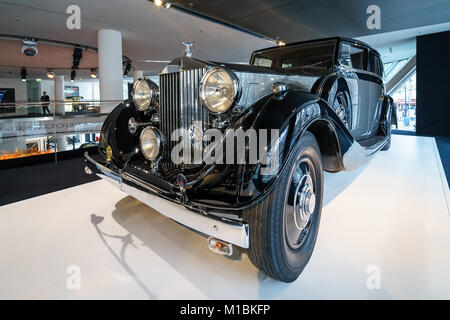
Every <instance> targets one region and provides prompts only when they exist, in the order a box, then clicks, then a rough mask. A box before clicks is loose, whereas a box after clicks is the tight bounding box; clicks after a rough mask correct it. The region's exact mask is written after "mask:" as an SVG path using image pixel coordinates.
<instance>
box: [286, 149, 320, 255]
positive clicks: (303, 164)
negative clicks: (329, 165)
mask: <svg viewBox="0 0 450 320" xmlns="http://www.w3.org/2000/svg"><path fill="white" fill-rule="evenodd" d="M315 192H316V190H315V186H314V167H313V164H312V162H311V161H310V160H309V159H306V158H305V159H301V160H300V161H299V162H298V163H297V164H296V166H295V168H294V169H293V171H292V173H291V176H290V182H289V185H288V189H287V191H286V201H285V207H284V225H285V232H286V239H287V242H288V244H289V246H290V247H291V248H293V249H297V248H298V247H300V246H301V245H302V244H303V241H304V240H305V239H306V235H307V234H308V232H309V228H310V225H311V217H312V215H313V214H314V210H315V208H316V195H315Z"/></svg>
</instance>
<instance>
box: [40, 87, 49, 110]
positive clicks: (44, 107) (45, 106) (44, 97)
mask: <svg viewBox="0 0 450 320" xmlns="http://www.w3.org/2000/svg"><path fill="white" fill-rule="evenodd" d="M41 102H48V103H43V104H42V112H43V113H44V115H46V114H51V112H50V109H49V108H48V105H49V104H50V97H49V96H48V95H47V91H44V92H42V97H41Z"/></svg>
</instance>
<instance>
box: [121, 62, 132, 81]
mask: <svg viewBox="0 0 450 320" xmlns="http://www.w3.org/2000/svg"><path fill="white" fill-rule="evenodd" d="M130 70H131V61H130V60H126V62H125V69H124V70H123V76H124V77H126V76H128V73H129V72H130Z"/></svg>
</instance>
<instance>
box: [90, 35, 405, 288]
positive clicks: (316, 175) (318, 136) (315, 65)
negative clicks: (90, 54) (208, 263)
mask: <svg viewBox="0 0 450 320" xmlns="http://www.w3.org/2000/svg"><path fill="white" fill-rule="evenodd" d="M393 115H394V116H395V113H393V102H392V99H391V98H390V97H389V96H387V95H385V90H384V84H383V65H382V62H381V59H380V55H379V54H378V52H377V51H375V50H373V49H372V48H370V47H369V46H368V45H366V44H364V43H362V42H360V41H356V40H352V39H344V38H328V39H320V40H315V41H307V42H300V43H292V44H288V45H286V46H278V47H273V48H268V49H264V50H259V51H256V52H254V53H253V54H252V57H251V60H250V63H249V65H241V64H230V63H220V62H212V61H200V60H197V59H194V58H191V57H190V54H189V50H187V55H185V56H183V57H180V58H176V59H174V60H173V61H172V62H171V63H170V64H168V65H167V66H166V67H165V68H164V69H163V70H162V72H161V73H160V75H159V86H158V85H157V84H155V83H154V82H152V81H150V80H149V79H139V80H138V81H136V82H135V84H134V89H133V99H130V100H127V101H124V102H123V103H122V104H120V105H119V106H117V107H116V108H115V109H114V110H113V111H112V112H111V113H110V114H109V116H108V117H107V119H106V121H105V123H104V125H103V128H102V131H101V137H100V145H99V150H100V155H101V157H100V158H98V159H94V158H93V157H91V156H89V155H87V154H86V155H85V158H86V164H87V167H86V172H87V173H95V174H97V175H99V176H101V177H102V178H104V179H106V180H108V181H110V182H111V183H113V184H115V185H116V186H117V187H118V188H120V189H121V190H123V191H124V192H126V193H128V194H130V195H131V196H133V197H135V198H136V199H138V200H140V201H142V202H144V203H145V204H147V205H149V206H151V207H153V208H155V209H156V210H158V211H159V212H161V213H162V214H164V215H166V216H167V217H169V218H171V219H173V220H175V221H177V222H179V223H181V224H183V225H185V226H187V227H188V228H190V229H192V230H195V231H197V232H199V233H201V234H204V235H206V236H208V246H209V247H210V248H211V249H212V250H213V251H215V252H217V253H221V254H224V255H232V254H233V250H235V251H236V250H238V251H245V252H246V253H247V254H248V256H249V258H250V260H251V261H252V262H253V264H254V265H255V266H256V267H257V268H258V269H260V270H261V271H262V272H263V273H265V274H266V275H268V276H270V277H272V278H275V279H278V280H281V281H285V282H290V281H294V280H295V279H296V278H297V277H298V276H299V274H300V273H301V272H302V270H303V268H304V267H305V265H306V264H307V262H308V260H309V259H310V257H311V254H312V251H313V248H314V244H315V241H316V238H317V234H318V229H319V221H320V215H321V210H322V198H323V170H325V171H328V172H338V171H341V170H354V169H356V168H358V167H359V166H361V165H362V164H363V163H364V162H366V161H367V160H368V159H369V158H370V157H371V156H372V155H374V154H375V153H376V152H377V151H379V150H387V149H388V148H389V146H390V135H391V131H390V128H391V123H395V122H396V119H395V118H394V117H393ZM177 129H181V130H182V132H183V134H182V135H179V136H177V135H176V134H174V132H175V131H177ZM211 130H213V131H214V134H215V135H218V136H215V137H214V139H213V138H211V137H209V138H208V139H204V137H205V135H206V133H207V132H210V131H211ZM252 130H253V131H252ZM264 130H266V131H265V132H266V133H265V134H264V136H265V137H264V139H263V137H262V135H263V134H262V132H264ZM237 131H240V132H244V133H245V134H244V139H239V137H236V136H233V135H231V134H230V132H231V133H233V132H237ZM249 132H250V134H249ZM252 132H253V134H251V133H252ZM220 134H223V136H222V137H221V136H220ZM230 136H231V138H229V137H230ZM225 140H226V141H233V142H234V144H233V143H231V144H230V145H228V144H226V146H225V147H223V148H222V149H220V151H221V152H222V153H219V152H218V150H219V148H218V147H217V146H218V145H220V143H223V142H224V141H225ZM237 140H240V143H241V145H239V143H236V141H237ZM263 140H264V141H266V142H267V143H266V145H262V144H260V143H261V142H263ZM255 141H256V142H257V144H256V145H257V149H258V151H263V152H258V153H256V156H255V154H253V155H251V148H252V145H253V147H254V145H255ZM179 145H182V146H183V147H185V148H187V149H183V150H181V149H179V148H178V149H177V146H179ZM189 147H192V149H189ZM196 151H200V154H201V156H202V157H201V158H200V160H199V159H197V160H195V161H187V160H186V159H188V160H189V157H185V156H186V155H187V156H190V155H192V153H194V152H196ZM216 152H217V154H221V156H222V159H223V158H227V160H230V161H221V160H220V156H219V158H217V157H215V158H214V161H210V160H211V157H212V154H214V155H216ZM239 152H240V153H241V154H243V155H244V161H242V160H243V159H242V158H239V159H238V157H237V156H236V154H239ZM230 153H231V154H232V156H230V157H228V155H229V154H230ZM203 156H204V157H203ZM255 157H256V158H255ZM194 158H195V157H194ZM180 159H181V160H180ZM205 159H207V160H209V161H207V160H205ZM217 159H219V160H220V161H217ZM273 164H276V165H275V166H272V165H273ZM268 166H272V167H271V170H264V169H267V168H268Z"/></svg>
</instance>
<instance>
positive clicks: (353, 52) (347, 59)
mask: <svg viewBox="0 0 450 320" xmlns="http://www.w3.org/2000/svg"><path fill="white" fill-rule="evenodd" d="M339 63H340V64H341V65H343V66H347V67H350V68H354V69H360V70H367V65H366V50H365V49H363V48H358V47H355V46H352V45H350V44H348V43H341V47H340V50H339Z"/></svg>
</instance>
